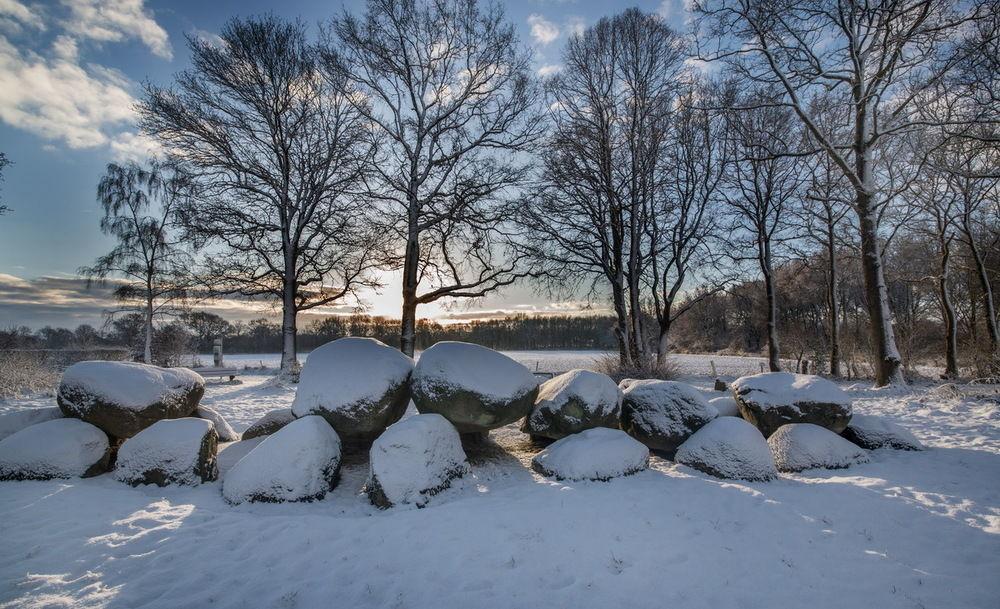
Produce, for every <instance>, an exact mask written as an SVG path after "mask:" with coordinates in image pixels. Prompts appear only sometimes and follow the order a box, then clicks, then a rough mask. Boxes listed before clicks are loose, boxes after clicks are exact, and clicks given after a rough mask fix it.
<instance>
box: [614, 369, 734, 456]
mask: <svg viewBox="0 0 1000 609" xmlns="http://www.w3.org/2000/svg"><path fill="white" fill-rule="evenodd" d="M718 416H719V411H718V410H716V409H715V407H714V406H712V405H711V404H709V403H708V401H707V400H706V399H705V397H704V396H703V395H702V394H701V392H700V391H698V390H697V389H695V388H694V387H692V386H691V385H687V384H685V383H678V382H675V381H657V380H644V381H635V382H633V383H632V384H631V385H629V386H628V388H627V389H625V392H624V399H623V401H622V429H623V430H625V431H626V432H628V434H629V435H630V436H632V437H633V438H635V439H637V440H639V441H640V442H642V443H643V444H645V445H646V446H648V447H649V448H652V449H653V450H657V451H660V452H661V453H663V454H664V455H665V456H666V457H668V458H670V459H672V458H673V457H674V453H675V452H676V451H677V448H678V447H679V446H680V445H681V444H683V443H684V441H685V440H687V439H688V438H689V437H691V434H693V433H694V432H696V431H698V430H699V429H701V427H702V426H703V425H705V424H706V423H708V422H709V421H711V420H712V419H714V418H716V417H718Z"/></svg>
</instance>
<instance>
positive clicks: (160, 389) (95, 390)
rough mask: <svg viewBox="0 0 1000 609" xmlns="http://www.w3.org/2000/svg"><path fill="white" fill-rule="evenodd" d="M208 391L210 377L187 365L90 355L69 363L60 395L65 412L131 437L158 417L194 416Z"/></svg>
mask: <svg viewBox="0 0 1000 609" xmlns="http://www.w3.org/2000/svg"><path fill="white" fill-rule="evenodd" d="M204 393H205V379H203V378H201V375H199V374H197V373H196V372H193V371H191V370H188V369H187V368H159V367H157V366H150V365H147V364H137V363H133V362H105V361H88V362H78V363H76V364H73V365H72V366H70V367H69V368H67V369H66V371H65V372H64V373H63V376H62V381H61V382H60V383H59V392H58V395H57V401H58V402H59V407H60V408H62V411H63V413H64V414H65V415H66V416H68V417H76V418H79V419H83V420H84V421H86V422H88V423H92V424H93V425H96V426H98V427H100V428H101V429H103V430H104V431H105V432H106V433H108V434H109V435H111V436H112V437H115V438H130V437H132V436H134V435H135V434H137V433H139V432H140V431H142V430H143V429H145V428H146V427H149V426H150V425H152V424H153V423H155V422H157V421H159V420H162V419H178V418H181V417H186V416H190V415H191V414H192V413H194V411H195V409H196V408H197V407H198V402H199V401H200V400H201V396H202V395H203V394H204Z"/></svg>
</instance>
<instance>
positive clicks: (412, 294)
mask: <svg viewBox="0 0 1000 609" xmlns="http://www.w3.org/2000/svg"><path fill="white" fill-rule="evenodd" d="M419 261H420V242H419V240H418V239H417V234H416V232H415V231H411V232H410V236H409V238H408V239H407V241H406V255H405V257H404V259H403V319H402V322H401V323H400V329H399V350H400V351H402V352H403V353H405V354H406V355H409V356H410V357H413V353H414V351H415V350H416V345H417V284H418V280H419V277H418V266H419V265H418V262H419Z"/></svg>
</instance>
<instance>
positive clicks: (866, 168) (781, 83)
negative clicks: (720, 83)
mask: <svg viewBox="0 0 1000 609" xmlns="http://www.w3.org/2000/svg"><path fill="white" fill-rule="evenodd" d="M696 4H697V6H696V10H697V11H698V12H699V13H700V15H701V21H702V23H703V24H707V25H708V27H709V31H710V33H711V34H713V35H714V38H713V40H714V41H717V42H718V44H719V45H722V48H721V49H712V50H706V51H705V52H704V53H703V56H704V57H705V58H707V59H712V60H715V59H724V60H727V61H728V63H729V64H730V66H731V67H732V69H733V70H734V72H735V73H736V74H738V75H739V76H740V77H741V78H742V79H744V80H745V81H749V82H754V83H765V84H767V85H773V86H777V87H780V89H781V90H782V91H784V97H783V99H782V100H781V103H783V104H785V105H787V106H788V107H790V108H791V109H792V110H793V111H794V112H795V114H796V115H797V116H798V118H799V119H800V120H801V122H802V124H803V125H804V126H805V127H806V129H807V130H808V131H809V132H810V134H811V136H812V137H813V138H814V139H815V141H816V143H817V144H818V147H819V149H820V150H822V152H823V153H825V154H827V155H829V156H830V158H831V159H832V160H833V161H834V163H835V164H836V165H837V167H838V168H839V169H840V170H841V171H842V172H843V174H844V176H845V177H846V179H847V180H848V181H849V182H850V184H851V187H852V188H853V190H854V197H853V199H854V200H853V207H854V210H855V212H856V214H857V216H858V227H859V230H860V240H861V249H862V257H861V261H862V270H863V275H864V280H865V281H864V283H865V293H866V299H867V306H868V312H869V317H870V324H871V334H872V343H873V345H874V348H875V352H876V362H875V364H876V384H877V385H886V384H891V383H900V382H902V381H903V378H902V371H901V369H900V363H901V358H900V355H899V352H898V349H897V348H896V341H895V336H894V333H893V328H892V320H891V313H890V308H889V299H888V293H887V290H886V284H885V276H884V271H883V263H882V256H881V251H880V247H879V245H880V244H879V232H878V229H879V227H878V215H879V210H880V208H881V207H882V205H884V203H885V200H884V199H880V194H881V185H880V184H879V183H878V181H877V172H876V167H875V164H876V162H877V160H878V159H877V158H876V152H877V151H878V150H879V148H880V147H881V146H882V145H883V143H884V142H885V141H886V140H887V139H888V138H891V137H893V136H895V135H899V134H902V133H905V132H906V131H908V130H910V129H914V128H917V127H919V126H920V124H921V121H920V119H919V118H917V117H915V112H914V110H915V105H916V101H917V100H919V99H920V95H921V92H922V91H923V90H924V89H925V88H926V87H928V86H932V85H933V84H934V83H936V82H939V81H940V80H941V79H942V78H943V77H944V76H945V75H946V74H948V73H949V72H950V71H953V70H955V68H956V66H957V65H958V63H959V59H960V58H961V56H962V55H963V51H962V49H960V48H958V47H957V45H955V44H954V41H956V40H958V39H959V38H960V36H959V35H958V34H959V29H960V28H962V27H963V26H964V25H965V24H967V23H969V22H972V21H975V20H977V19H979V18H981V17H982V15H983V14H984V12H985V11H984V9H983V8H982V7H976V8H973V9H971V11H961V10H958V3H957V2H956V1H955V0H911V1H909V2H898V1H895V0H880V1H876V2H860V1H857V0H847V1H842V0H837V1H834V0H808V1H806V2H793V1H791V0H788V1H781V2H759V1H757V0H701V1H699V2H697V3H696ZM817 96H821V97H822V96H829V97H830V98H831V99H832V100H833V101H834V102H835V103H838V104H840V105H841V106H842V107H843V108H844V110H845V111H846V112H849V116H850V120H849V125H850V127H851V128H850V130H849V131H847V135H846V136H843V137H842V136H840V134H839V133H838V132H830V131H829V130H824V129H823V126H822V125H821V124H820V123H819V122H818V121H817V120H815V116H814V115H813V114H812V113H811V112H810V101H811V100H812V99H813V98H815V97H817ZM883 160H886V159H885V158H884V157H883Z"/></svg>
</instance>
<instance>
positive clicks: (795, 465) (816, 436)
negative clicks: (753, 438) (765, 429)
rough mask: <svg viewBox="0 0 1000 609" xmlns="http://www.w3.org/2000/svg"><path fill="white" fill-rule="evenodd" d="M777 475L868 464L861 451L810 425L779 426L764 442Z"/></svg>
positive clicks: (833, 434) (864, 453)
mask: <svg viewBox="0 0 1000 609" xmlns="http://www.w3.org/2000/svg"><path fill="white" fill-rule="evenodd" d="M767 444H768V446H770V447H771V453H772V454H773V455H774V463H775V465H777V466H778V471H782V472H800V471H802V470H806V469H816V468H824V469H841V468H845V467H850V466H851V465H853V464H855V463H864V462H865V461H867V460H868V453H867V452H865V450H864V449H863V448H859V447H858V446H856V445H854V444H852V443H851V442H849V441H847V440H845V439H844V438H842V437H840V436H838V435H837V434H835V433H833V432H832V431H830V430H829V429H827V428H825V427H820V426H819V425H813V424H812V423H791V424H788V425H782V426H781V427H779V428H778V431H776V432H774V433H773V434H771V437H770V438H768V439H767Z"/></svg>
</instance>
